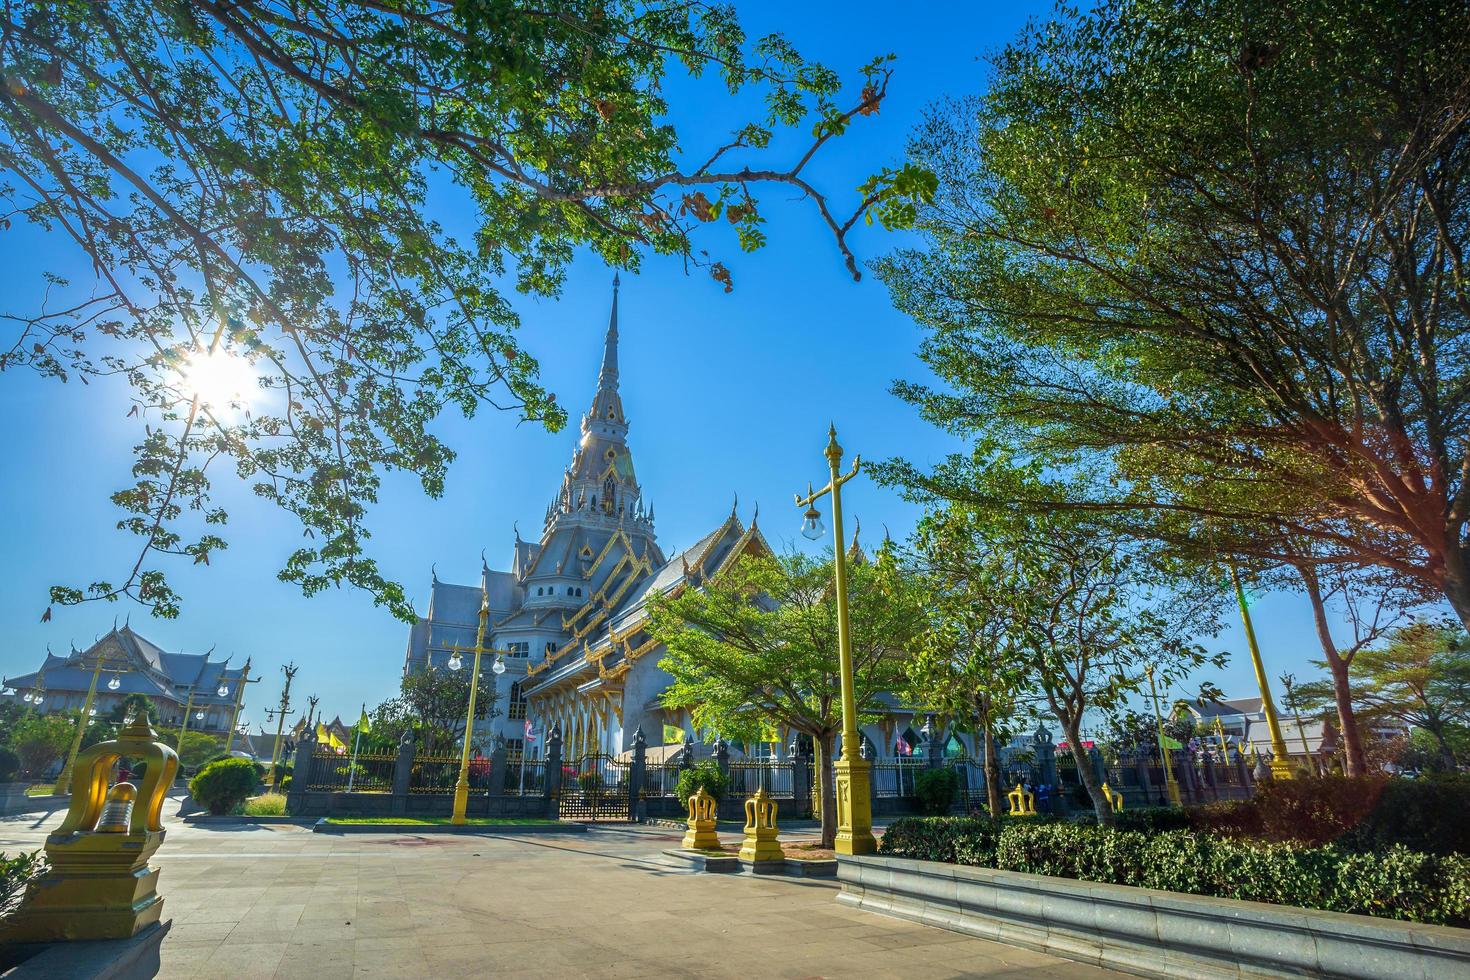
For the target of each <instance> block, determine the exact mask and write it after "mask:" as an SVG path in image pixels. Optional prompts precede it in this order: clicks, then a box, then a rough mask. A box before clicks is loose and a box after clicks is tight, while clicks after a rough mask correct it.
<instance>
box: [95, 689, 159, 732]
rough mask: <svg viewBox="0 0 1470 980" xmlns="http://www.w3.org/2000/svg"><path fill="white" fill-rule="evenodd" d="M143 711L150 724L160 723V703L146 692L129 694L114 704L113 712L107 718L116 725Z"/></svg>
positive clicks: (124, 722)
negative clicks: (155, 701)
mask: <svg viewBox="0 0 1470 980" xmlns="http://www.w3.org/2000/svg"><path fill="white" fill-rule="evenodd" d="M140 711H141V712H142V713H143V715H144V717H146V718H147V719H148V724H150V725H153V726H155V727H156V726H157V725H158V718H159V715H158V705H156V704H154V703H153V699H152V698H150V697H149V696H148V695H146V694H129V695H127V696H126V697H124V698H123V699H122V700H121V701H119V702H118V703H117V704H116V705H114V706H113V708H112V712H111V713H110V714H108V716H107V720H108V721H109V722H111V723H112V724H114V725H124V724H127V722H128V719H129V718H135V717H137V715H138V712H140Z"/></svg>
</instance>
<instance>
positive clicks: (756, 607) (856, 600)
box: [649, 547, 922, 847]
mask: <svg viewBox="0 0 1470 980" xmlns="http://www.w3.org/2000/svg"><path fill="white" fill-rule="evenodd" d="M847 571H848V578H847V592H848V610H849V619H850V629H849V634H850V636H851V642H852V663H853V693H854V697H855V699H856V702H857V711H858V715H859V716H860V717H862V716H869V717H871V716H873V715H874V714H876V713H877V712H878V711H879V710H881V708H882V706H881V704H880V702H879V700H878V696H879V694H881V693H883V692H886V691H892V690H896V689H897V688H898V687H899V685H900V684H901V683H902V680H903V673H902V670H903V663H902V662H903V659H904V651H905V650H906V649H907V647H908V645H909V643H910V641H911V640H912V639H913V638H914V637H915V636H916V635H917V634H918V632H919V630H920V628H921V617H922V612H921V610H920V608H919V604H918V602H917V596H916V593H915V590H914V588H913V587H912V585H911V583H910V582H909V581H908V578H907V576H906V575H905V574H904V573H903V572H902V571H901V570H900V569H899V568H898V567H897V564H896V562H895V560H894V558H893V555H892V554H891V549H889V548H886V547H885V548H884V549H883V550H882V551H880V552H879V554H878V556H877V559H876V561H873V562H868V561H865V560H862V559H861V557H860V556H859V554H858V553H857V550H856V549H855V548H854V549H853V551H852V552H851V553H850V555H849V559H848V562H847ZM832 575H833V562H832V559H831V556H830V554H829V555H827V556H824V557H821V558H811V557H808V556H806V555H802V554H798V553H792V554H784V555H779V556H767V555H762V556H754V555H745V556H743V557H741V558H740V559H739V560H738V561H736V562H735V563H734V564H733V565H732V566H730V567H729V568H727V569H725V570H724V571H723V572H721V573H720V574H719V575H717V576H714V577H711V578H709V579H706V580H703V581H701V582H700V583H699V585H698V587H696V588H686V589H684V590H682V591H681V592H679V593H678V594H676V595H664V596H658V597H655V598H654V599H653V600H652V601H651V602H650V603H649V610H650V625H649V631H650V633H651V634H652V636H653V637H654V638H655V639H657V640H658V641H659V642H660V643H662V644H663V645H664V647H665V648H666V650H667V651H668V652H667V653H666V655H665V656H664V658H663V660H661V661H660V662H659V666H660V667H661V668H662V669H663V670H665V671H667V672H668V673H669V675H670V676H671V677H672V678H673V682H672V683H671V684H670V685H669V686H668V687H667V688H666V689H665V690H664V692H663V694H662V695H661V696H660V702H661V703H662V704H663V705H664V706H665V707H669V708H686V709H688V710H689V711H690V712H691V713H692V714H693V717H694V723H695V724H696V725H698V726H700V727H702V728H707V729H716V730H718V731H720V732H721V733H725V734H737V733H744V734H746V735H749V736H751V737H755V733H758V732H759V731H760V730H761V729H762V728H763V727H766V726H776V727H784V728H787V729H790V730H792V731H795V732H799V733H801V734H803V735H807V736H810V737H811V739H812V741H813V743H814V744H815V746H816V757H817V758H816V761H817V785H818V786H819V787H820V788H821V811H822V846H823V847H831V846H832V844H833V842H834V841H835V839H836V833H837V807H836V801H835V800H834V798H833V786H832V778H831V769H832V756H833V748H834V741H835V739H836V737H837V736H838V734H839V733H840V732H841V731H842V695H841V685H840V682H839V674H838V657H837V601H836V596H835V590H834V588H833V584H832V583H833V580H832Z"/></svg>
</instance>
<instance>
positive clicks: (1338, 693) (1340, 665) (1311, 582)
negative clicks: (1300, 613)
mask: <svg viewBox="0 0 1470 980" xmlns="http://www.w3.org/2000/svg"><path fill="white" fill-rule="evenodd" d="M1297 571H1298V572H1299V573H1300V574H1301V577H1302V582H1303V584H1304V585H1306V588H1307V599H1308V600H1309V601H1310V602H1311V603H1312V620H1313V622H1315V623H1316V625H1317V639H1318V641H1319V642H1320V643H1321V644H1322V653H1323V655H1324V656H1325V657H1326V658H1327V667H1328V669H1329V670H1330V671H1331V672H1332V696H1333V699H1334V700H1335V701H1336V702H1337V725H1338V727H1339V728H1341V729H1342V751H1343V759H1344V764H1345V768H1346V769H1347V774H1348V775H1349V776H1363V775H1366V774H1367V772H1368V764H1367V760H1366V757H1365V756H1364V754H1363V738H1362V733H1361V732H1360V731H1359V730H1358V718H1357V716H1356V715H1355V714H1354V713H1353V694H1352V690H1351V688H1350V687H1349V686H1348V665H1347V662H1346V661H1345V660H1343V658H1342V656H1341V655H1340V654H1339V653H1338V652H1337V644H1336V643H1334V642H1333V640H1332V633H1331V632H1330V631H1329V630H1328V628H1327V607H1326V605H1325V603H1323V601H1322V589H1321V588H1320V587H1319V586H1318V584H1317V575H1316V573H1315V572H1314V571H1312V570H1311V569H1309V568H1298V569H1297ZM1308 761H1309V762H1310V760H1308Z"/></svg>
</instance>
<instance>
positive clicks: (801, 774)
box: [787, 733, 871, 814]
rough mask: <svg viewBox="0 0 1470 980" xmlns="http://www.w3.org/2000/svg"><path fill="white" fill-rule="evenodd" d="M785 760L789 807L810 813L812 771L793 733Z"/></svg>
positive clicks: (801, 812)
mask: <svg viewBox="0 0 1470 980" xmlns="http://www.w3.org/2000/svg"><path fill="white" fill-rule="evenodd" d="M787 761H788V762H789V763H790V765H791V809H792V810H793V811H794V812H795V813H799V814H808V813H811V812H812V771H811V767H810V765H809V764H808V763H807V761H806V756H805V755H804V754H802V752H801V742H800V740H799V738H798V736H797V735H796V734H794V733H793V734H792V736H791V746H790V750H789V753H788V759H787ZM869 782H871V780H869Z"/></svg>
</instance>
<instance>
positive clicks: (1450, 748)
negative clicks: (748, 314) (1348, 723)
mask: <svg viewBox="0 0 1470 980" xmlns="http://www.w3.org/2000/svg"><path fill="white" fill-rule="evenodd" d="M1354 693H1355V696H1356V699H1357V707H1358V711H1359V712H1360V713H1361V714H1362V715H1364V716H1366V717H1369V718H1378V719H1393V720H1395V721H1399V722H1402V723H1404V724H1406V725H1410V726H1413V727H1414V728H1418V729H1421V730H1423V731H1424V732H1426V733H1427V734H1428V735H1429V736H1430V737H1431V738H1433V739H1434V741H1435V744H1436V745H1437V746H1438V747H1439V753H1440V761H1441V764H1442V766H1443V767H1444V768H1446V769H1450V770H1453V769H1455V768H1457V767H1458V766H1459V765H1460V762H1461V756H1460V754H1459V752H1457V751H1456V741H1455V738H1454V734H1453V733H1454V731H1455V730H1456V728H1457V727H1463V726H1465V725H1470V638H1467V637H1466V635H1465V632H1464V631H1463V630H1461V629H1460V628H1459V627H1458V626H1453V625H1448V624H1434V623H1430V622H1428V621H1425V620H1420V621H1417V622H1415V623H1412V624H1410V625H1408V626H1404V627H1401V628H1400V629H1397V630H1395V631H1394V632H1393V634H1392V635H1391V636H1390V638H1389V641H1388V642H1387V643H1385V644H1383V645H1382V646H1377V647H1370V648H1369V649H1366V650H1364V651H1363V652H1362V653H1360V654H1359V655H1358V680H1357V685H1356V687H1355V691H1354Z"/></svg>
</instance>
